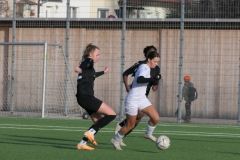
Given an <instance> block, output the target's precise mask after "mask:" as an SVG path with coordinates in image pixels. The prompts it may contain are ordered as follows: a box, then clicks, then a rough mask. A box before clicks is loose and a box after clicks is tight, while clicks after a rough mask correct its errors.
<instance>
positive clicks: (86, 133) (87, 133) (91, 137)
mask: <svg viewBox="0 0 240 160" xmlns="http://www.w3.org/2000/svg"><path fill="white" fill-rule="evenodd" d="M84 136H85V137H86V138H87V139H88V140H89V141H90V142H91V143H92V144H93V145H95V146H97V145H98V144H97V142H96V141H95V139H94V135H92V134H91V133H89V132H88V131H86V132H85V133H84Z"/></svg>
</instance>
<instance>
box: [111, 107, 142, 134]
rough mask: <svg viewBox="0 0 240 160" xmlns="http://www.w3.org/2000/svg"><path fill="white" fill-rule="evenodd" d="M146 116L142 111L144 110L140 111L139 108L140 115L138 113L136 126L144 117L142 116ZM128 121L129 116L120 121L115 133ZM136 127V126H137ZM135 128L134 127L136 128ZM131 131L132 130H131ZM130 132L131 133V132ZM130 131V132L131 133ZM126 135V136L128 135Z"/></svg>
mask: <svg viewBox="0 0 240 160" xmlns="http://www.w3.org/2000/svg"><path fill="white" fill-rule="evenodd" d="M143 116H144V113H143V112H142V111H140V110H138V115H137V119H136V124H135V127H136V126H137V125H138V123H139V122H140V121H141V119H142V117H143ZM126 123H127V118H126V119H124V120H123V121H122V122H119V123H117V125H116V128H115V130H114V134H116V133H117V132H118V131H119V130H120V129H121V128H122V127H123V126H124V125H125V124H126ZM135 127H134V128H135ZM134 128H133V129H134ZM131 131H132V130H131ZM131 131H130V132H131ZM130 132H129V133H130ZM129 133H128V134H129ZM128 134H126V135H128ZM126 135H125V136H126Z"/></svg>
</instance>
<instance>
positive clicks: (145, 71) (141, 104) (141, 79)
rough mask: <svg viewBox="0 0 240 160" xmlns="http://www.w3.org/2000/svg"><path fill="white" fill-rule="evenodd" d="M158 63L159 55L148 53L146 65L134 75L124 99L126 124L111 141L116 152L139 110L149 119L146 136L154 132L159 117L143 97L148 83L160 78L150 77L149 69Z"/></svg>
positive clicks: (157, 75)
mask: <svg viewBox="0 0 240 160" xmlns="http://www.w3.org/2000/svg"><path fill="white" fill-rule="evenodd" d="M159 61H160V55H159V54H158V53H157V52H156V51H152V52H150V53H149V54H148V55H147V57H146V63H144V64H142V65H140V66H139V68H138V70H137V72H136V74H135V77H134V80H133V83H132V88H131V90H130V91H129V92H128V94H127V96H126V98H125V112H126V116H127V123H126V125H125V126H123V127H122V128H121V129H120V130H119V132H118V133H117V134H116V135H115V136H114V137H113V138H112V139H111V143H112V144H113V145H114V147H115V149H116V150H122V149H121V147H120V143H121V141H122V138H123V137H124V136H125V134H127V133H128V132H129V131H130V130H131V129H133V128H134V126H135V123H136V119H137V114H138V110H141V111H142V112H144V113H145V114H147V115H148V116H149V118H150V119H149V121H148V125H147V131H146V134H148V135H152V132H153V131H154V129H155V127H156V125H157V123H158V121H159V115H158V113H157V111H156V109H155V107H154V106H153V105H152V103H151V102H150V101H149V100H148V98H147V97H146V95H145V93H146V88H147V85H148V83H149V82H153V81H156V80H158V79H160V78H161V75H160V73H158V74H156V75H155V76H153V77H151V76H150V68H155V67H156V66H157V64H158V62H159Z"/></svg>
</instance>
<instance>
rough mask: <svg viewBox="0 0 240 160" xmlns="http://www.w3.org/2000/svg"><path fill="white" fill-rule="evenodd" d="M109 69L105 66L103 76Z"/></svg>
mask: <svg viewBox="0 0 240 160" xmlns="http://www.w3.org/2000/svg"><path fill="white" fill-rule="evenodd" d="M109 68H110V67H109V66H107V67H106V68H105V70H104V74H105V73H107V72H108V71H109Z"/></svg>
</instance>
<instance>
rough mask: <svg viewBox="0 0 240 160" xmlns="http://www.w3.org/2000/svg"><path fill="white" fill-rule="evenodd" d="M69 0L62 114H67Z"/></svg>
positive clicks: (68, 5) (68, 4)
mask: <svg viewBox="0 0 240 160" xmlns="http://www.w3.org/2000/svg"><path fill="white" fill-rule="evenodd" d="M69 18H70V0H67V18H66V54H65V55H66V66H65V92H64V116H67V115H68V107H67V99H68V68H67V67H68V64H69V29H70V24H69V23H70V21H69Z"/></svg>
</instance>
